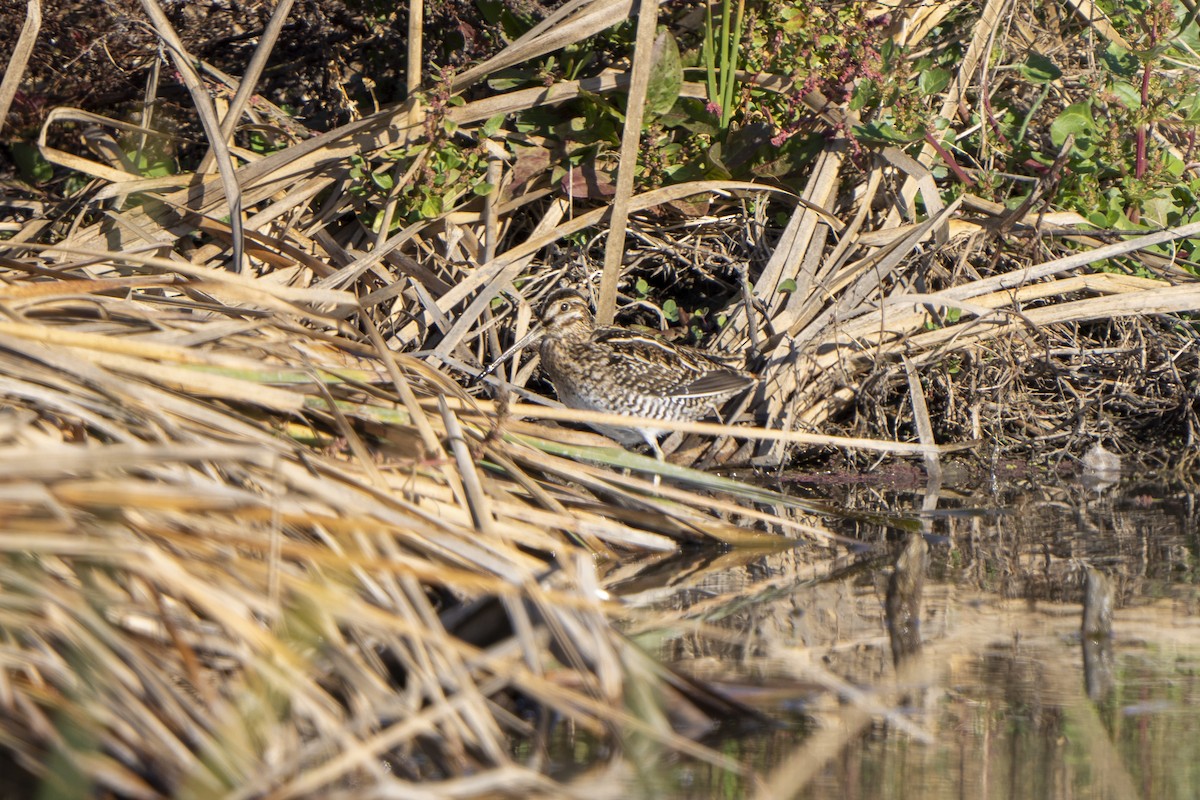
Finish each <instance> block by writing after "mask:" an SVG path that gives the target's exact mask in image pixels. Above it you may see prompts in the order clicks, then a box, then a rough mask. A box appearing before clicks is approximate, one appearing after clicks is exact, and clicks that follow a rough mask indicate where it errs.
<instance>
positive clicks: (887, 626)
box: [557, 478, 1200, 800]
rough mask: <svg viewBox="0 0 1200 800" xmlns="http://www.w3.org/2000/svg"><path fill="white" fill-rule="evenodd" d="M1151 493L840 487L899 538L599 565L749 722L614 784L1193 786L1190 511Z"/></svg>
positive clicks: (1196, 619) (1198, 721) (1122, 789)
mask: <svg viewBox="0 0 1200 800" xmlns="http://www.w3.org/2000/svg"><path fill="white" fill-rule="evenodd" d="M1050 483H1054V484H1055V485H1049V484H1050ZM1034 484H1036V488H1034ZM1164 486H1165V484H1164V482H1161V481H1160V482H1146V483H1139V482H1136V481H1131V480H1129V479H1128V478H1127V479H1125V480H1124V481H1121V482H1117V483H1108V482H1103V481H1102V482H1096V481H1090V482H1089V483H1088V484H1087V485H1084V483H1082V482H1080V481H1076V480H1072V479H1066V480H1062V481H1047V480H1045V479H1038V480H1037V481H1030V482H1024V483H1023V482H1022V481H1019V480H1018V481H1014V482H1012V483H1011V484H1010V485H1009V486H1007V487H1004V488H996V487H993V488H992V489H990V490H988V491H979V490H953V489H949V490H948V489H943V488H939V487H931V490H930V491H918V492H911V493H907V494H905V493H900V492H897V491H894V490H892V489H882V488H878V487H872V486H870V485H861V484H860V485H856V486H852V487H846V486H840V487H837V488H836V489H834V490H833V494H834V496H833V497H832V498H831V499H832V500H833V501H834V502H835V503H836V504H837V505H839V506H840V507H844V508H847V509H856V510H860V511H879V510H881V509H885V510H886V509H891V510H897V509H902V510H905V511H906V512H908V513H912V514H914V515H919V518H920V520H921V530H920V532H912V531H902V530H899V529H898V528H896V527H892V526H887V525H880V524H877V523H875V522H871V521H863V520H864V519H865V518H860V520H859V521H855V520H853V519H833V518H825V519H823V520H822V522H823V523H824V524H825V526H826V527H827V528H828V529H830V530H832V531H834V532H836V533H838V534H840V535H842V536H844V537H845V539H844V540H843V541H841V542H839V543H837V544H833V543H829V544H812V543H805V544H803V545H801V546H799V547H796V548H792V549H787V550H782V551H777V552H771V553H762V552H720V553H699V554H692V555H691V556H689V557H686V558H675V559H672V560H663V561H658V562H652V561H643V562H639V563H635V564H629V563H624V564H620V565H615V566H614V567H613V568H612V572H611V573H610V574H609V576H608V578H609V585H610V587H611V588H612V591H613V592H614V593H616V594H619V595H620V596H621V597H622V599H623V601H624V602H625V603H626V604H627V605H628V608H629V618H628V620H627V623H626V626H627V631H628V633H629V635H630V636H632V637H633V638H634V639H635V640H636V641H638V642H639V643H640V644H642V646H643V647H645V648H646V649H647V650H650V651H651V652H653V653H655V654H656V655H657V656H658V657H659V658H660V659H661V660H662V661H664V662H665V663H668V664H671V665H672V666H674V667H675V668H676V669H678V670H679V671H681V672H683V673H684V674H687V675H691V676H695V677H698V678H702V679H704V680H705V681H708V682H711V683H712V684H713V685H715V686H717V687H719V688H720V689H721V690H722V691H723V692H724V693H725V694H727V695H729V696H731V697H733V698H735V699H737V700H739V701H740V702H742V703H744V704H746V705H747V706H750V707H752V708H754V709H756V710H758V711H760V712H762V713H763V714H764V715H765V716H766V717H768V718H769V719H770V720H771V721H770V723H758V724H742V725H736V726H735V725H726V726H721V727H718V728H717V729H715V730H713V731H710V732H709V733H708V734H707V736H705V737H703V738H702V741H703V742H704V743H705V744H707V745H709V746H710V747H712V748H713V749H714V750H715V751H717V752H719V753H720V754H722V755H724V756H725V757H727V758H728V759H729V760H730V761H729V762H728V763H726V764H724V765H714V764H712V763H707V762H705V761H703V760H699V759H695V760H690V759H687V758H681V757H678V756H672V757H663V758H661V759H658V760H655V757H654V756H646V755H642V756H641V757H640V759H641V760H640V761H639V760H638V758H634V759H633V760H634V761H635V762H636V763H635V764H634V765H633V766H631V767H629V769H628V770H627V772H628V774H629V776H630V777H628V783H627V784H626V786H625V787H624V789H622V790H621V791H625V792H627V796H653V797H657V798H692V797H697V798H699V797H801V798H821V800H827V799H828V798H926V799H937V798H983V799H986V798H1022V799H1023V800H1024V799H1026V798H1155V799H1161V800H1175V799H1176V798H1178V799H1179V800H1185V799H1186V800H1192V799H1193V798H1197V797H1200V677H1198V675H1200V615H1198V614H1197V609H1198V606H1200V592H1198V590H1197V581H1196V577H1197V547H1198V541H1197V517H1196V508H1195V504H1194V497H1193V494H1192V493H1191V491H1190V490H1185V489H1178V490H1172V489H1166V488H1164ZM789 488H790V490H791V491H793V492H795V493H797V494H800V493H806V492H811V491H812V489H811V487H806V486H804V485H801V484H792V485H791V486H790V487H789ZM823 494H824V495H825V496H826V497H829V495H830V490H829V489H828V488H826V489H824V490H823ZM1085 598H1087V599H1088V602H1087V603H1086V604H1085V602H1084V601H1085ZM1085 606H1086V612H1087V614H1086V617H1085ZM1085 620H1086V621H1085ZM560 745H561V746H562V748H563V749H562V752H560V753H558V754H557V755H558V756H559V757H561V758H563V762H572V761H573V762H574V764H575V766H576V767H580V766H582V765H583V762H584V761H589V762H590V763H591V765H592V766H593V767H594V766H595V764H596V760H597V758H596V757H597V755H598V754H597V753H595V752H591V751H590V748H588V747H587V746H585V743H584V742H582V741H581V740H579V739H575V738H572V737H567V740H564V741H562V742H560ZM563 762H560V763H563ZM734 764H736V766H734ZM564 766H567V764H566V763H564ZM619 794H620V791H619V792H618V795H619Z"/></svg>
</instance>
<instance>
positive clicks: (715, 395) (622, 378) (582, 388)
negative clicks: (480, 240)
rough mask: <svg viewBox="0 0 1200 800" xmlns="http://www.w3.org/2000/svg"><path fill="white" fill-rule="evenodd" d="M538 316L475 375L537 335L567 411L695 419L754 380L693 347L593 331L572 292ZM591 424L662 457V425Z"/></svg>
mask: <svg viewBox="0 0 1200 800" xmlns="http://www.w3.org/2000/svg"><path fill="white" fill-rule="evenodd" d="M538 317H539V320H540V322H541V326H540V327H539V328H535V329H534V330H533V331H531V332H530V333H529V334H528V335H527V336H525V337H523V338H522V339H521V340H520V341H519V342H517V343H516V344H515V345H513V346H512V347H510V348H509V349H508V350H507V351H506V352H505V353H504V354H503V355H502V356H501V357H500V358H499V359H497V361H496V362H495V363H493V364H492V366H491V367H489V368H488V370H486V371H485V372H484V373H481V374H480V375H479V377H480V378H482V377H484V376H486V375H487V374H488V373H490V372H491V371H492V370H494V369H495V368H496V366H497V365H498V364H500V363H501V362H503V361H504V359H506V358H507V357H508V356H509V355H510V354H512V353H514V352H516V351H517V350H518V349H520V348H521V347H524V346H525V345H527V344H528V343H529V342H530V341H532V340H534V339H536V338H538V337H540V338H541V341H540V343H539V345H538V350H539V354H540V355H541V366H542V370H543V372H545V374H546V376H547V377H548V378H549V379H550V382H551V383H553V384H554V390H555V391H556V392H557V393H558V399H559V400H560V401H562V403H563V405H565V406H567V407H568V408H581V409H587V410H591V411H603V412H607V413H612V414H630V415H634V416H639V417H650V418H652V419H661V420H680V421H694V420H698V419H700V418H701V417H704V416H707V415H709V414H711V413H715V412H716V411H718V410H719V409H720V407H721V405H722V404H723V403H724V402H725V401H726V400H729V399H730V398H732V397H734V396H735V395H737V394H739V393H741V392H743V391H745V390H746V389H748V388H750V387H751V386H753V385H754V384H755V383H757V380H756V379H755V378H754V377H753V376H752V375H749V374H748V373H745V372H742V371H740V370H736V369H732V368H731V367H729V366H726V365H725V364H723V363H721V362H720V361H718V360H717V359H715V358H713V357H712V356H710V355H708V354H707V353H705V352H704V351H702V350H697V349H696V348H694V347H687V346H684V345H678V344H674V343H672V342H668V341H665V340H663V339H660V338H658V337H657V336H649V335H646V334H642V333H637V332H635V331H631V330H628V329H625V328H609V327H596V325H595V321H594V319H593V317H592V312H591V309H590V308H589V306H588V302H587V299H586V298H584V296H583V295H582V294H580V293H579V292H577V291H575V290H574V289H558V290H556V291H554V292H552V293H551V294H550V296H549V297H548V298H547V299H546V302H545V304H544V305H543V306H542V309H541V312H540V313H539V315H538ZM593 427H596V428H597V429H598V430H600V431H601V432H603V433H604V434H605V435H607V436H610V437H612V438H613V439H616V440H617V441H619V442H621V443H622V444H625V445H630V444H636V443H638V442H643V441H644V442H646V443H647V444H649V445H650V447H651V448H652V449H653V450H654V453H655V455H656V456H657V457H658V458H659V460H662V459H663V452H662V449H661V448H660V447H659V445H658V437H659V436H661V435H662V434H663V433H664V432H665V431H664V429H662V428H656V427H653V426H645V425H644V424H640V425H637V426H630V427H628V428H622V427H614V426H608V425H596V426H593Z"/></svg>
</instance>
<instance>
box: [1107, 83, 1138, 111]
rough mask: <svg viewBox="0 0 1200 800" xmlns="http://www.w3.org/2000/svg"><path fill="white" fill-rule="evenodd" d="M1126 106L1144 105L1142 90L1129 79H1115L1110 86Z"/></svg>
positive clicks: (1132, 107)
mask: <svg viewBox="0 0 1200 800" xmlns="http://www.w3.org/2000/svg"><path fill="white" fill-rule="evenodd" d="M1109 88H1110V89H1112V93H1113V94H1115V95H1116V96H1117V99H1119V100H1120V101H1121V103H1122V105H1124V106H1125V107H1126V108H1131V109H1135V108H1141V107H1142V91H1141V89H1139V88H1137V87H1136V86H1134V85H1133V84H1132V83H1129V82H1128V81H1113V83H1112V85H1111V86H1110V87H1109Z"/></svg>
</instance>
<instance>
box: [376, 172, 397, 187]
mask: <svg viewBox="0 0 1200 800" xmlns="http://www.w3.org/2000/svg"><path fill="white" fill-rule="evenodd" d="M371 182H372V183H374V184H375V185H376V186H378V187H379V188H380V189H381V190H383V191H385V192H390V191H391V190H392V187H393V186H395V185H396V179H395V178H393V177H392V174H391V173H390V172H372V173H371Z"/></svg>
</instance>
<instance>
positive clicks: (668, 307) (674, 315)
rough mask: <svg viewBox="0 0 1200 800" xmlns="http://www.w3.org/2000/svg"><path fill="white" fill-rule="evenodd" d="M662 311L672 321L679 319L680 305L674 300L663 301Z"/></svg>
mask: <svg viewBox="0 0 1200 800" xmlns="http://www.w3.org/2000/svg"><path fill="white" fill-rule="evenodd" d="M662 311H663V316H664V317H666V318H667V319H668V320H670V321H671V322H678V321H679V306H678V305H676V304H675V301H674V300H668V301H666V302H665V303H663V304H662Z"/></svg>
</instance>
